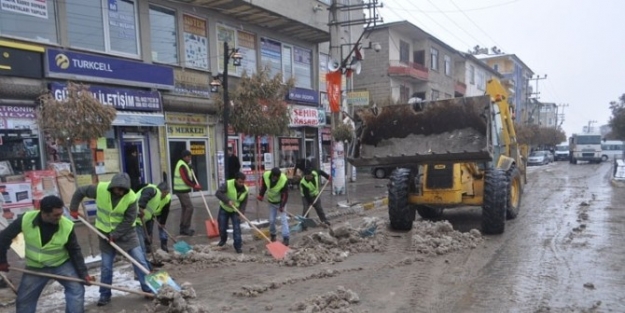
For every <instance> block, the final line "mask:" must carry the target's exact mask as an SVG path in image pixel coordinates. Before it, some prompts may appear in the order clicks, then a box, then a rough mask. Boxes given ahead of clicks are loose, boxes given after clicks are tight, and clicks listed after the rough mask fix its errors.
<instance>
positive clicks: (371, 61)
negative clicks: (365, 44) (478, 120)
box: [354, 21, 466, 105]
mask: <svg viewBox="0 0 625 313" xmlns="http://www.w3.org/2000/svg"><path fill="white" fill-rule="evenodd" d="M370 31H371V33H370V35H369V40H370V41H371V42H376V43H379V44H380V45H381V47H382V49H381V50H380V51H379V52H378V53H373V52H371V53H368V54H367V55H366V57H365V60H364V61H363V65H362V73H361V74H360V75H358V76H356V77H355V79H354V88H355V89H368V90H369V94H370V99H371V101H372V102H375V103H376V104H377V105H383V104H384V103H389V102H390V103H394V102H407V101H408V99H410V98H412V97H418V98H421V99H423V100H438V99H449V98H453V97H455V96H461V95H464V94H465V93H466V84H465V83H464V82H463V81H462V80H461V79H457V78H456V77H457V73H456V69H455V67H456V65H457V63H458V62H457V60H458V59H459V58H463V56H462V55H461V54H460V53H459V52H458V51H456V50H455V49H454V48H452V47H451V46H449V45H447V44H445V43H444V42H442V41H441V40H439V39H437V38H436V37H434V36H432V35H430V34H428V33H427V32H425V31H424V30H422V29H421V28H419V27H417V26H416V25H413V24H412V23H410V22H408V21H400V22H394V23H387V24H383V25H379V26H377V27H374V28H372V29H370Z"/></svg>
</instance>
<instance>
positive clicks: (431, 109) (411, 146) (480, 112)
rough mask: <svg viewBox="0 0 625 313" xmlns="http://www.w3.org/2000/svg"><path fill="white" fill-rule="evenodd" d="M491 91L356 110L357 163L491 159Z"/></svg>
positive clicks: (353, 150)
mask: <svg viewBox="0 0 625 313" xmlns="http://www.w3.org/2000/svg"><path fill="white" fill-rule="evenodd" d="M489 107H490V96H479V97H467V98H455V99H448V100H439V101H430V102H420V103H415V104H400V105H390V106H386V107H384V108H382V109H381V110H380V112H379V114H377V115H376V114H375V112H374V111H373V110H372V109H364V110H360V111H359V112H357V113H356V116H355V122H356V140H354V141H353V142H352V145H351V146H350V148H349V151H348V153H349V154H348V155H349V157H348V161H349V162H350V163H351V164H352V165H354V166H357V167H358V166H397V167H402V166H405V165H410V164H416V163H431V162H441V161H452V162H480V161H491V160H492V158H493V157H492V147H491V145H490V144H489V142H490V140H489V135H488V132H487V130H488V127H489V125H490V123H489V121H488V119H489V114H490V110H489Z"/></svg>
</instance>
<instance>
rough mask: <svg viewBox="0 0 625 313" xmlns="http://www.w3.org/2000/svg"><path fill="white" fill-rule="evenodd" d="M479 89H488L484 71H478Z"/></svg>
mask: <svg viewBox="0 0 625 313" xmlns="http://www.w3.org/2000/svg"><path fill="white" fill-rule="evenodd" d="M477 89H479V90H486V78H485V76H484V71H477Z"/></svg>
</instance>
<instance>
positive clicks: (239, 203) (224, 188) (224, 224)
mask: <svg viewBox="0 0 625 313" xmlns="http://www.w3.org/2000/svg"><path fill="white" fill-rule="evenodd" d="M247 194H248V188H247V186H246V185H245V174H243V173H241V172H237V173H236V174H234V178H233V179H229V180H227V181H226V183H225V184H222V185H221V187H219V189H217V192H216V193H215V197H217V199H219V213H218V214H217V222H218V223H219V237H220V239H219V243H218V244H217V245H218V246H219V247H223V246H224V245H225V244H226V240H227V239H228V232H227V231H228V220H230V219H231V220H232V239H233V240H234V250H235V251H236V252H237V253H242V252H243V250H241V246H242V243H243V241H242V240H241V219H240V218H239V214H238V213H237V212H236V211H235V210H234V208H237V210H239V212H241V214H245V207H246V206H247Z"/></svg>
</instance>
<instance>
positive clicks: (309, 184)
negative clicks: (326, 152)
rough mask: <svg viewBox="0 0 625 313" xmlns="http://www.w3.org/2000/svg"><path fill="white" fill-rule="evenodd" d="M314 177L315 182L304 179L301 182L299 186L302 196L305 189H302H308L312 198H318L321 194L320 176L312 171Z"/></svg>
mask: <svg viewBox="0 0 625 313" xmlns="http://www.w3.org/2000/svg"><path fill="white" fill-rule="evenodd" d="M312 176H313V180H312V181H308V180H306V178H302V180H300V182H299V185H300V189H299V190H300V192H301V194H302V196H303V195H304V189H303V188H302V187H306V188H307V189H308V193H309V194H310V195H311V196H312V197H316V196H317V195H318V194H319V174H317V171H312Z"/></svg>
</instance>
